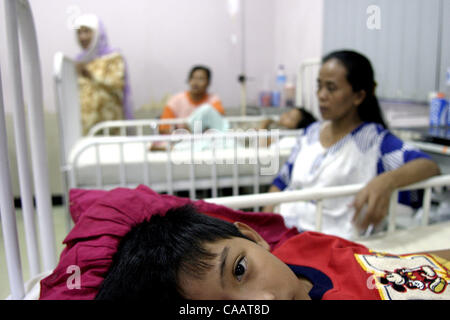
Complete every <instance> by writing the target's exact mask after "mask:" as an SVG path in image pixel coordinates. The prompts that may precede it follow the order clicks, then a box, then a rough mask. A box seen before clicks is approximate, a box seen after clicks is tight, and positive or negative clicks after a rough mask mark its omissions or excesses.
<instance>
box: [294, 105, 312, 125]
mask: <svg viewBox="0 0 450 320" xmlns="http://www.w3.org/2000/svg"><path fill="white" fill-rule="evenodd" d="M297 110H298V111H299V112H300V113H301V114H302V120H300V121H299V122H298V123H297V129H302V128H306V127H308V126H309V125H310V124H311V123H314V122H316V121H317V119H316V118H315V117H314V116H313V115H312V114H311V113H310V112H308V111H306V110H305V108H302V107H299V108H297Z"/></svg>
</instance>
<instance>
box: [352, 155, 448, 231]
mask: <svg viewBox="0 0 450 320" xmlns="http://www.w3.org/2000/svg"><path fill="white" fill-rule="evenodd" d="M438 174H440V169H439V166H438V165H437V164H436V163H435V162H434V161H432V160H429V159H425V158H420V159H415V160H411V161H409V162H408V163H405V164H404V165H403V166H401V167H400V168H398V169H395V170H392V171H388V172H385V173H382V174H380V175H379V176H377V177H375V178H373V179H372V180H371V181H369V183H368V184H367V185H366V186H365V187H364V189H362V190H361V191H360V192H359V193H358V194H357V195H356V197H355V201H354V202H353V206H354V207H355V215H354V217H353V222H356V224H357V226H358V227H359V228H361V229H363V230H365V229H366V228H367V227H368V226H369V225H371V224H373V225H376V224H378V223H380V222H381V221H382V220H383V218H384V217H386V215H387V213H388V210H389V202H390V197H391V194H392V192H393V191H394V190H395V189H398V188H401V187H404V186H407V185H410V184H412V183H415V182H418V181H422V180H424V179H428V178H430V177H432V176H435V175H438ZM365 204H367V211H366V214H365V215H364V217H362V218H360V215H361V213H362V212H361V211H362V209H363V207H364V205H365Z"/></svg>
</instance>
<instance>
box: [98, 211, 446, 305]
mask: <svg viewBox="0 0 450 320" xmlns="http://www.w3.org/2000/svg"><path fill="white" fill-rule="evenodd" d="M448 260H450V250H445V251H436V252H434V253H424V254H408V255H400V256H398V255H389V254H385V253H378V252H372V251H370V250H369V249H367V248H366V247H364V246H361V245H359V244H356V243H353V242H350V241H347V240H344V239H341V238H338V237H334V236H328V235H324V234H320V233H316V232H300V233H299V234H298V235H295V236H293V237H291V238H289V239H288V240H286V241H285V242H283V243H282V244H281V245H280V246H278V247H276V248H275V249H274V250H273V251H272V252H270V246H269V244H268V243H267V242H266V241H265V240H264V238H263V237H262V236H261V235H260V234H259V233H258V232H257V231H255V230H254V229H253V228H251V227H250V226H248V225H247V224H244V223H241V222H235V223H234V224H233V223H230V222H227V221H225V220H222V219H217V218H214V217H210V216H207V215H204V214H199V213H197V211H196V209H195V208H194V207H193V206H191V205H186V206H181V207H178V208H175V209H171V210H169V211H168V212H167V213H166V214H165V215H154V216H153V217H151V219H150V220H149V221H146V222H142V223H140V224H138V225H137V226H135V227H134V228H133V229H131V231H130V232H129V233H127V234H126V236H125V237H124V238H123V239H122V240H121V242H120V245H119V248H118V250H117V252H116V254H115V255H114V258H113V262H112V265H111V266H110V268H109V271H108V273H107V275H106V278H105V280H104V281H103V283H102V285H101V287H100V291H99V292H98V294H97V296H96V299H108V300H109V299H113V300H116V299H125V300H128V299H146V300H148V299H150V300H148V301H160V300H162V301H177V300H178V299H192V300H197V299H199V300H200V299H208V300H219V299H227V300H228V299H229V300H231V299H239V300H245V299H257V300H260V299H283V300H286V299H289V300H290V299H359V300H361V299H376V300H378V299H450V288H449V286H448V283H449V282H450V271H449V269H450V262H449V261H448Z"/></svg>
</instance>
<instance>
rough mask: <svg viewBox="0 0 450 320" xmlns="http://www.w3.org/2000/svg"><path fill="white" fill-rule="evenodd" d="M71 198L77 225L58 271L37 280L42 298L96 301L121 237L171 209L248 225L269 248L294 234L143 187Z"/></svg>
mask: <svg viewBox="0 0 450 320" xmlns="http://www.w3.org/2000/svg"><path fill="white" fill-rule="evenodd" d="M69 196H70V210H71V215H72V218H73V220H74V222H75V226H74V227H73V229H72V230H71V231H70V233H69V234H68V235H67V237H66V238H65V239H64V241H63V243H64V244H66V247H65V249H64V250H63V252H62V253H61V256H60V260H59V263H58V265H57V267H56V268H55V270H54V271H53V272H52V274H51V275H49V276H48V277H46V278H45V279H43V280H42V281H41V293H40V299H51V300H70V299H75V300H85V299H93V298H95V296H96V294H97V292H98V289H99V287H100V285H101V283H102V281H103V279H104V277H105V275H106V273H107V271H108V269H109V266H110V265H111V262H112V258H113V256H114V254H115V252H116V250H117V247H118V245H119V242H120V240H121V239H122V237H123V236H125V234H127V233H128V232H129V231H130V229H131V228H132V227H134V226H136V225H137V224H139V223H140V222H142V221H145V220H148V219H150V217H151V216H152V215H154V214H161V215H164V214H165V213H166V212H167V211H168V210H169V209H171V208H175V207H179V206H183V205H186V204H189V203H193V204H194V205H195V207H196V208H197V210H198V211H199V212H202V213H205V214H208V215H211V216H215V217H218V218H222V219H224V220H227V221H232V222H234V221H241V222H244V223H246V224H248V225H249V226H251V227H252V228H254V229H255V230H256V231H258V232H259V233H260V234H261V236H262V237H263V238H264V239H265V240H266V241H267V242H268V243H269V244H270V246H271V248H272V250H273V249H275V247H278V246H279V245H280V244H281V243H282V242H284V241H285V240H287V239H288V238H290V237H292V236H294V235H296V234H298V231H297V229H296V228H291V229H288V228H286V226H285V225H284V221H283V218H282V217H281V216H280V215H277V214H272V213H249V212H242V211H235V210H232V209H229V208H227V207H224V206H219V205H215V204H211V203H207V202H204V201H202V200H199V201H195V202H191V200H189V199H186V198H180V197H176V196H170V195H160V194H158V193H156V192H155V191H153V190H151V189H150V188H148V187H146V186H143V185H141V186H139V187H137V188H136V189H127V188H117V189H114V190H111V191H105V190H81V189H72V190H71V191H70V195H69ZM78 275H79V278H78V279H76V278H75V277H77V276H78ZM77 281H78V282H77Z"/></svg>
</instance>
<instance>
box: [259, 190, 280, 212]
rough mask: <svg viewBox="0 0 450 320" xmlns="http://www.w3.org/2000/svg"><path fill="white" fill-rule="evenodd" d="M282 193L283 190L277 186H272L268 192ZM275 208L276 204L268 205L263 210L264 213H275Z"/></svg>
mask: <svg viewBox="0 0 450 320" xmlns="http://www.w3.org/2000/svg"><path fill="white" fill-rule="evenodd" d="M280 191H281V190H280V189H279V188H278V187H277V186H275V185H271V186H270V188H269V191H268V192H280ZM274 208H275V204H268V205H267V206H265V207H264V208H263V209H262V212H273V210H274Z"/></svg>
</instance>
